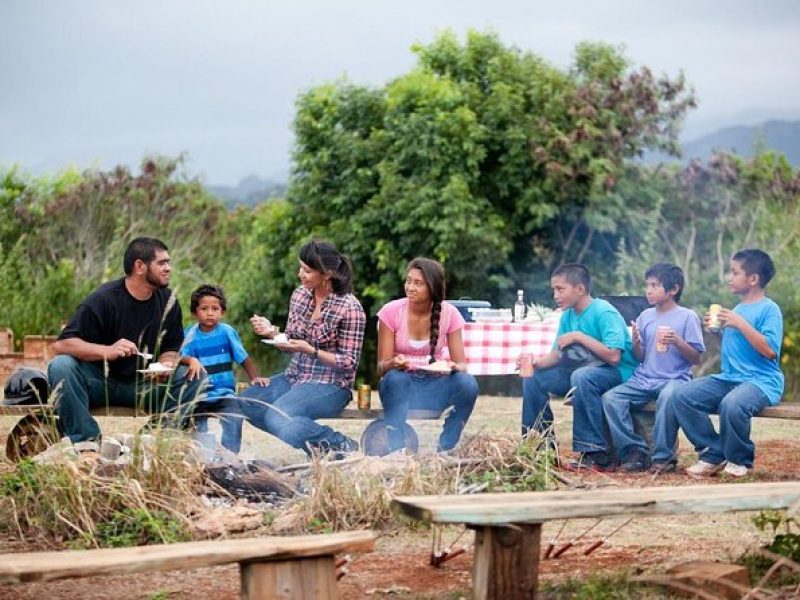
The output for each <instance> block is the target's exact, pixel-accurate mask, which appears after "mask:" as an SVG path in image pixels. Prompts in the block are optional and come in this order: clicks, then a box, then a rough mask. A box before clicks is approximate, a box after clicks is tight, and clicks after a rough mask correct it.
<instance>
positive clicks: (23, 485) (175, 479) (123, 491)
mask: <svg viewBox="0 0 800 600" xmlns="http://www.w3.org/2000/svg"><path fill="white" fill-rule="evenodd" d="M190 444H191V441H190V440H189V439H188V438H186V437H185V436H183V435H180V434H178V433H173V432H169V431H166V430H165V431H163V432H161V434H160V435H157V436H155V437H154V442H153V443H152V444H149V445H147V446H145V445H144V444H142V443H137V444H136V445H135V447H134V451H133V455H132V461H131V463H130V464H129V465H126V466H125V467H124V468H120V467H114V466H113V465H100V464H99V463H97V462H96V461H94V460H88V459H87V458H85V457H81V458H78V459H75V458H70V457H67V456H65V457H64V458H62V459H60V460H58V461H56V462H52V463H43V464H37V463H34V462H32V461H30V460H23V461H22V462H20V463H18V464H17V465H13V466H12V465H9V464H6V465H4V470H5V472H4V473H3V474H2V475H0V531H2V532H3V533H4V534H6V535H9V536H13V537H15V538H19V539H21V540H23V541H27V542H35V543H37V544H44V545H53V544H60V543H65V542H66V543H69V544H71V545H74V546H80V547H97V546H104V545H119V539H116V538H115V536H117V537H118V535H117V534H119V535H123V534H124V535H128V536H129V537H130V538H131V543H160V542H171V541H177V540H179V539H188V538H189V537H190V536H191V521H190V518H189V516H190V515H191V514H193V513H194V512H197V511H199V510H200V509H201V508H202V504H201V499H200V494H201V492H202V489H203V486H204V485H206V484H205V483H204V479H203V472H202V467H201V466H200V465H198V464H196V462H194V461H192V460H191V459H190V458H189V456H188V451H189V448H190ZM114 523H116V524H118V525H119V527H116V526H115V525H114ZM131 532H133V533H131ZM137 532H138V533H137ZM111 538H115V539H111Z"/></svg>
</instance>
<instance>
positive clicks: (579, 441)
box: [522, 365, 622, 452]
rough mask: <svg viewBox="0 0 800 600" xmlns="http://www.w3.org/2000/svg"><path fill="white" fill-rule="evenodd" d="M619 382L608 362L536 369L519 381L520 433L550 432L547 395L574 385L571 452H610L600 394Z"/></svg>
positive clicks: (561, 392)
mask: <svg viewBox="0 0 800 600" xmlns="http://www.w3.org/2000/svg"><path fill="white" fill-rule="evenodd" d="M620 383H622V378H621V377H620V374H619V371H618V370H617V368H616V367H612V366H610V365H603V366H601V367H581V368H579V369H575V370H574V371H570V370H569V369H567V368H564V367H562V366H561V365H556V366H555V367H551V368H549V369H537V370H536V372H535V373H534V375H533V377H526V378H525V379H523V380H522V434H523V435H525V434H526V433H527V432H528V431H530V430H534V431H539V432H542V433H546V434H549V435H552V426H553V411H552V410H551V409H550V394H556V395H559V396H563V395H564V394H566V393H567V392H568V391H569V390H570V389H571V388H573V387H574V388H575V395H574V396H573V397H572V449H573V450H574V451H575V452H601V451H608V452H610V451H611V450H612V449H611V448H610V447H609V446H610V445H609V444H608V442H607V441H606V436H605V431H604V430H605V416H604V415H603V403H602V401H601V400H600V397H601V396H602V395H603V394H604V393H605V392H607V391H608V390H610V389H611V388H613V387H614V386H617V385H619V384H620Z"/></svg>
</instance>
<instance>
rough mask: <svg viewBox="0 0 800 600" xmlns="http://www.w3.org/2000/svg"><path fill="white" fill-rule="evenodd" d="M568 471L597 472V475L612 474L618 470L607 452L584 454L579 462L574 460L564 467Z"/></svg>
mask: <svg viewBox="0 0 800 600" xmlns="http://www.w3.org/2000/svg"><path fill="white" fill-rule="evenodd" d="M564 468H565V469H566V470H567V471H587V470H588V471H596V472H597V473H612V472H614V471H616V470H617V466H616V465H615V464H614V461H613V460H612V459H611V457H610V456H609V455H608V453H606V452H584V453H582V454H581V455H580V457H579V458H578V460H573V461H570V462H568V463H566V464H565V465H564Z"/></svg>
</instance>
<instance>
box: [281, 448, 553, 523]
mask: <svg viewBox="0 0 800 600" xmlns="http://www.w3.org/2000/svg"><path fill="white" fill-rule="evenodd" d="M553 460H554V455H553V453H552V451H551V450H548V449H547V447H546V444H545V443H544V440H543V439H542V438H541V437H538V436H530V437H528V438H527V439H524V440H520V438H519V437H518V436H517V435H512V434H508V435H504V436H488V435H481V436H475V437H473V438H472V439H469V440H467V441H465V443H464V444H463V445H462V446H461V447H460V448H459V449H458V451H457V452H456V453H455V454H453V455H445V456H442V455H437V454H434V455H428V456H408V457H401V456H398V457H396V458H392V457H389V458H382V459H381V458H374V457H364V458H363V459H361V460H357V461H355V462H345V463H341V464H339V463H335V462H333V463H331V462H328V461H325V460H317V461H315V462H314V463H313V465H312V468H311V473H310V476H309V479H308V493H307V495H306V496H305V497H303V498H301V499H299V500H297V501H296V502H294V503H293V504H292V505H290V506H289V507H288V511H289V512H292V513H294V515H295V516H296V517H297V518H296V519H294V520H291V519H289V520H282V521H281V522H278V523H279V524H280V525H281V526H284V524H285V523H287V522H288V523H290V524H291V525H292V527H293V528H294V530H296V531H297V530H299V531H309V530H310V531H320V530H322V531H341V530H348V529H358V528H363V527H368V528H373V529H384V528H387V527H389V526H395V525H396V524H397V520H396V519H395V518H394V515H393V514H392V511H391V508H390V504H391V500H392V498H393V497H394V496H407V495H429V494H454V493H459V492H464V491H466V490H471V491H478V492H480V491H493V490H495V489H497V490H500V489H502V490H509V489H513V490H516V491H526V490H529V491H532V490H541V489H546V488H548V487H552V486H554V484H555V479H553V477H552V466H553Z"/></svg>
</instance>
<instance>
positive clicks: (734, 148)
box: [683, 121, 800, 167]
mask: <svg viewBox="0 0 800 600" xmlns="http://www.w3.org/2000/svg"><path fill="white" fill-rule="evenodd" d="M764 149H769V150H775V151H777V152H780V153H781V154H785V155H786V158H787V159H788V160H789V162H790V163H792V165H793V166H795V167H798V166H800V121H767V122H766V123H762V124H761V125H755V126H736V127H726V128H724V129H720V130H718V131H715V132H713V133H710V134H708V135H704V136H703V137H700V138H698V139H696V140H694V141H691V142H688V143H686V144H684V145H683V154H684V156H685V157H686V158H690V159H691V158H704V157H706V156H708V155H710V154H711V153H712V152H713V151H714V150H728V151H730V152H734V153H735V154H738V155H740V156H748V157H749V156H753V155H755V154H756V152H757V151H759V150H764Z"/></svg>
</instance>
